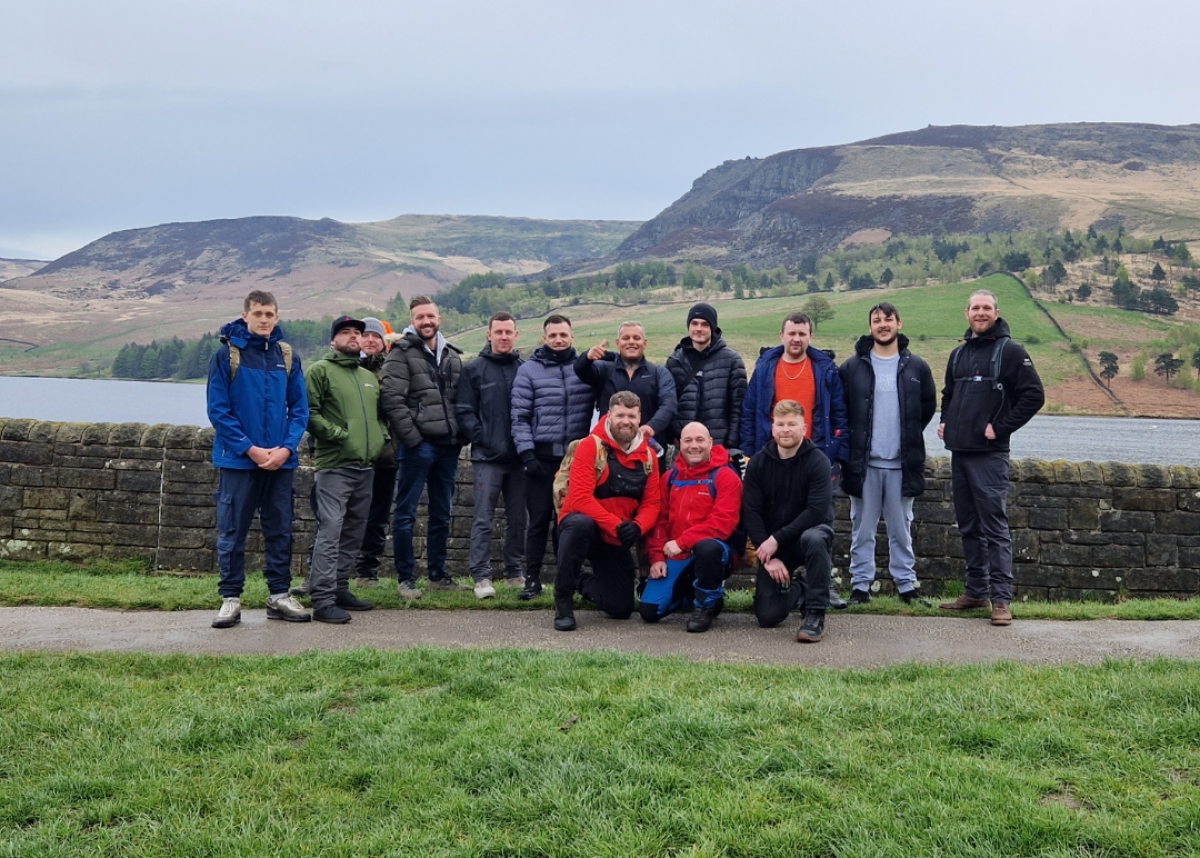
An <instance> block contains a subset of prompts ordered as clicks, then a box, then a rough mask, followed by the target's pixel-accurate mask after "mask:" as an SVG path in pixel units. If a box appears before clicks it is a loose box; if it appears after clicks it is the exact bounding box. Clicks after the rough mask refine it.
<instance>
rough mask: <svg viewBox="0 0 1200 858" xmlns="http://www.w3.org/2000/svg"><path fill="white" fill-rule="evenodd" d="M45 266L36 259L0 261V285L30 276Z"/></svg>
mask: <svg viewBox="0 0 1200 858" xmlns="http://www.w3.org/2000/svg"><path fill="white" fill-rule="evenodd" d="M45 265H46V263H45V262H44V261H41V260H37V259H0V283H3V282H4V281H5V280H12V279H13V278H14V277H24V276H26V275H28V274H32V273H33V272H35V271H37V270H38V269H39V268H42V267H44V266H45Z"/></svg>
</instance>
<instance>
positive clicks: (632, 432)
mask: <svg viewBox="0 0 1200 858" xmlns="http://www.w3.org/2000/svg"><path fill="white" fill-rule="evenodd" d="M608 431H609V432H610V433H611V434H612V436H613V439H614V440H615V441H616V442H617V443H618V444H620V445H621V446H623V447H628V446H629V445H630V444H631V443H632V442H633V439H634V438H636V437H637V434H638V428H637V427H636V426H615V425H613V424H612V423H609V424H608Z"/></svg>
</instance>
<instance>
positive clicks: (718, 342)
mask: <svg viewBox="0 0 1200 858" xmlns="http://www.w3.org/2000/svg"><path fill="white" fill-rule="evenodd" d="M725 347H726V346H725V338H724V337H722V336H721V329H720V328H715V329H714V330H713V338H712V340H711V341H710V342H709V344H708V348H706V349H705V350H704V351H702V352H699V351H696V346H695V344H694V343H693V342H692V338H691V337H684V338H683V339H681V340H680V341H679V345H678V346H677V348H681V349H683V350H684V351H689V352H693V353H695V354H698V355H706V356H707V355H711V354H713V353H714V352H717V351H720V350H721V349H723V348H725Z"/></svg>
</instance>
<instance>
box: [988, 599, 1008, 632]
mask: <svg viewBox="0 0 1200 858" xmlns="http://www.w3.org/2000/svg"><path fill="white" fill-rule="evenodd" d="M992 625H993V626H1011V625H1012V611H1011V610H1009V607H1008V605H1007V604H1005V603H1004V602H997V603H996V604H994V605H992Z"/></svg>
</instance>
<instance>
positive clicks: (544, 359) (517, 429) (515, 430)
mask: <svg viewBox="0 0 1200 858" xmlns="http://www.w3.org/2000/svg"><path fill="white" fill-rule="evenodd" d="M575 357H576V352H575V349H574V348H573V347H572V348H569V349H565V350H564V351H561V352H556V351H553V350H552V349H551V348H550V347H549V346H547V345H541V346H538V347H537V349H536V350H535V351H534V353H533V356H532V357H531V358H530V359H529V360H528V361H526V362H525V363H523V364H521V367H520V369H518V370H517V377H516V378H515V379H514V380H513V390H512V434H513V440H514V441H516V444H517V453H518V454H521V453H526V452H529V451H533V452H535V453H537V454H538V455H539V456H561V455H563V454H564V453H565V452H566V451H567V445H568V444H570V443H571V442H572V441H578V440H579V439H580V438H584V437H586V436H587V434H588V430H589V429H590V428H591V425H592V410H593V407H594V393H593V391H592V388H591V386H590V385H589V384H587V383H586V382H584V381H583V380H582V379H581V378H580V377H579V376H578V375H576V374H575V366H574V364H575Z"/></svg>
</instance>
